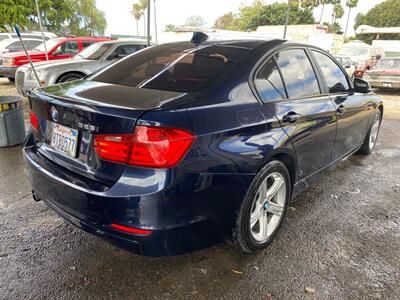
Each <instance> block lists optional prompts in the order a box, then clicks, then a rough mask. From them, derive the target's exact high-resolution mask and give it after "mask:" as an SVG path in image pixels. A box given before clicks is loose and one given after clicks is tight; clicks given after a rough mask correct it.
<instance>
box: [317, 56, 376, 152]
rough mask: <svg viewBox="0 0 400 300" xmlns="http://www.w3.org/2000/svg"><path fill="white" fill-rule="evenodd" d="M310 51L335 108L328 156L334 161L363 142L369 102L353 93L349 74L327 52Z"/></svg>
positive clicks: (371, 107) (370, 108)
mask: <svg viewBox="0 0 400 300" xmlns="http://www.w3.org/2000/svg"><path fill="white" fill-rule="evenodd" d="M311 53H312V55H313V57H314V59H315V62H316V65H317V67H318V68H319V70H320V72H321V75H322V77H323V79H324V82H325V85H326V88H327V91H328V93H329V96H330V97H331V99H332V101H333V103H334V105H335V109H336V116H337V120H338V122H337V123H338V128H337V135H336V141H335V146H334V148H333V153H332V157H333V160H337V159H339V158H341V157H343V156H344V155H346V154H348V153H349V152H351V151H352V150H354V149H355V148H356V147H358V146H359V145H360V144H361V143H362V142H363V141H364V137H365V135H366V133H367V130H368V126H369V124H370V120H371V117H372V114H373V103H372V102H369V101H368V99H367V98H368V97H365V95H364V94H358V93H354V92H353V88H352V86H351V84H350V79H349V77H348V76H347V75H346V73H345V72H344V71H343V70H342V69H341V68H340V67H339V66H338V65H337V64H336V62H335V61H334V60H333V59H331V58H330V57H329V56H328V55H327V54H325V53H323V52H321V51H319V50H315V49H312V50H311Z"/></svg>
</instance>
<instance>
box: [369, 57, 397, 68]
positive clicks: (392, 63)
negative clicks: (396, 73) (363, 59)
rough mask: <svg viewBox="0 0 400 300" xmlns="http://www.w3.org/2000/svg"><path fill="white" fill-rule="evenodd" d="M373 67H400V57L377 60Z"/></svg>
mask: <svg viewBox="0 0 400 300" xmlns="http://www.w3.org/2000/svg"><path fill="white" fill-rule="evenodd" d="M375 68H381V69H400V58H385V59H381V60H379V61H378V63H377V64H376V66H375Z"/></svg>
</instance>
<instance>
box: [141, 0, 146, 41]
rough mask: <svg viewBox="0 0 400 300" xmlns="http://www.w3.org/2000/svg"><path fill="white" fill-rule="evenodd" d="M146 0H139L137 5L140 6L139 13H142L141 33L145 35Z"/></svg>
mask: <svg viewBox="0 0 400 300" xmlns="http://www.w3.org/2000/svg"><path fill="white" fill-rule="evenodd" d="M147 1H148V0H139V6H140V8H141V14H142V15H143V32H144V34H143V35H146V12H145V11H146V9H147Z"/></svg>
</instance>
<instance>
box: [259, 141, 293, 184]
mask: <svg viewBox="0 0 400 300" xmlns="http://www.w3.org/2000/svg"><path fill="white" fill-rule="evenodd" d="M273 160H279V161H280V162H282V163H283V164H284V165H285V166H286V167H287V168H288V171H289V175H290V181H291V186H292V187H293V186H294V185H295V184H296V182H297V179H298V168H297V160H296V154H295V153H294V150H293V149H286V148H279V149H276V150H274V151H273V152H272V153H271V154H270V155H269V156H268V157H267V158H266V159H265V160H264V162H263V163H262V164H261V165H260V167H259V169H258V172H259V171H260V170H261V169H262V168H263V167H264V166H265V165H266V164H267V163H269V162H270V161H273Z"/></svg>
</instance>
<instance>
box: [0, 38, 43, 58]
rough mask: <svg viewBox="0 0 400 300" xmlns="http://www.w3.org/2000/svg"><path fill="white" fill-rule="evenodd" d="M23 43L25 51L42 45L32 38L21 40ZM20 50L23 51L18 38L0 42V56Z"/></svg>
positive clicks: (39, 41)
mask: <svg viewBox="0 0 400 300" xmlns="http://www.w3.org/2000/svg"><path fill="white" fill-rule="evenodd" d="M23 42H24V45H25V47H26V49H27V50H32V49H34V48H36V47H37V46H39V45H40V44H42V43H43V41H42V40H39V39H32V38H26V39H23ZM22 50H24V48H23V47H22V43H21V41H20V40H19V39H18V38H16V39H6V40H2V41H1V42H0V54H4V53H9V52H16V51H22Z"/></svg>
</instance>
